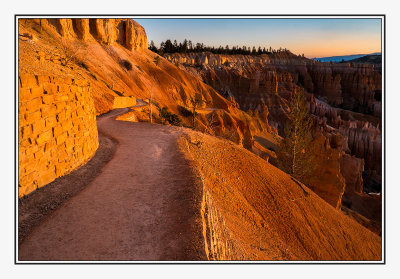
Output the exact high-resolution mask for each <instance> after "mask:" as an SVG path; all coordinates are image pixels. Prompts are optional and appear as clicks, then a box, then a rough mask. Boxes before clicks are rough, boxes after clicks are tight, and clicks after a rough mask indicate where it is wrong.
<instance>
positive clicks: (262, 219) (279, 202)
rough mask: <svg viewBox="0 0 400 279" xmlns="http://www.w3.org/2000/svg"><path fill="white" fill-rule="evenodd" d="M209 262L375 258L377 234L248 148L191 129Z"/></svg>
mask: <svg viewBox="0 0 400 279" xmlns="http://www.w3.org/2000/svg"><path fill="white" fill-rule="evenodd" d="M180 148H181V150H182V151H183V152H184V153H186V155H187V156H188V158H189V159H190V160H191V162H192V166H193V167H194V168H195V171H197V172H198V173H199V176H200V177H201V179H202V182H203V202H202V219H203V236H204V237H205V239H206V244H205V245H206V251H207V257H208V259H210V260H355V261H357V260H380V259H381V238H380V237H379V236H377V235H376V234H374V233H372V232H370V231H369V230H367V229H366V228H364V227H363V226H361V225H360V224H358V223H356V222H355V221H353V220H351V219H350V218H348V217H347V216H345V215H344V214H343V213H341V212H340V211H338V210H335V209H334V208H333V207H332V206H330V205H329V204H327V203H326V202H325V201H323V200H322V199H321V198H320V197H318V196H317V195H316V194H314V193H313V192H312V191H311V190H310V189H308V188H307V187H306V186H304V185H302V184H301V183H299V182H298V181H296V180H294V179H293V178H291V177H290V176H289V175H287V174H285V173H283V172H282V171H280V170H279V169H277V168H275V167H273V166H272V165H270V164H268V163H266V162H265V161H264V160H262V159H260V158H259V157H257V156H255V155H254V154H252V153H250V152H249V151H247V150H245V149H243V148H240V147H238V146H237V145H234V144H232V143H231V142H228V141H225V140H220V139H217V138H214V137H210V136H207V135H204V134H200V133H196V132H189V133H188V135H186V136H185V137H183V138H182V139H181V140H180Z"/></svg>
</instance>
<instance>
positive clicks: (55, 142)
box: [18, 74, 99, 197]
mask: <svg viewBox="0 0 400 279" xmlns="http://www.w3.org/2000/svg"><path fill="white" fill-rule="evenodd" d="M18 83H19V90H18V92H19V97H18V122H19V125H18V155H19V156H18V160H19V168H18V171H19V184H18V196H19V197H23V196H25V195H27V194H29V193H31V192H32V191H35V190H36V189H38V188H40V187H42V186H44V185H46V184H48V183H50V182H52V181H53V180H54V179H56V178H57V177H60V176H63V175H65V174H67V173H69V172H71V171H72V170H74V169H76V168H78V167H79V166H81V165H83V164H84V163H86V162H87V161H88V160H89V159H90V158H91V157H92V156H93V155H94V153H95V152H96V150H97V147H98V145H99V141H98V132H97V124H96V113H95V107H94V103H93V98H92V95H91V92H90V91H91V90H90V86H89V84H88V83H87V82H86V81H85V80H77V79H72V78H70V77H52V76H36V75H30V74H22V75H20V76H19V79H18Z"/></svg>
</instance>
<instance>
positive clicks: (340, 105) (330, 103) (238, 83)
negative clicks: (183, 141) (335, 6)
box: [164, 52, 382, 207]
mask: <svg viewBox="0 0 400 279" xmlns="http://www.w3.org/2000/svg"><path fill="white" fill-rule="evenodd" d="M164 57H165V58H166V59H168V60H169V61H171V62H175V61H177V62H179V63H181V64H182V65H183V66H184V67H185V69H186V70H187V71H189V72H191V73H192V74H195V75H197V76H198V77H201V79H202V80H203V81H205V82H206V83H207V84H209V85H211V86H212V87H213V88H214V89H216V90H217V91H218V92H219V93H220V94H222V95H223V96H224V97H226V98H228V97H229V98H233V99H234V100H235V101H236V102H237V103H238V104H239V108H240V109H242V110H246V111H248V110H252V111H254V110H258V111H260V112H262V111H263V108H265V107H267V108H268V112H269V116H268V121H269V125H270V126H271V127H274V128H276V129H277V130H278V132H279V134H281V135H283V127H284V125H285V122H286V119H287V112H288V101H289V100H290V96H291V94H293V92H294V91H295V90H296V88H298V87H302V88H304V90H305V92H306V96H307V101H308V105H309V109H310V112H311V114H313V115H314V116H315V117H314V119H315V123H316V124H317V126H319V127H322V133H323V137H325V138H326V139H327V140H328V141H329V147H328V146H326V147H325V148H324V147H323V146H324V145H323V144H322V142H321V148H323V149H324V151H329V150H330V151H331V153H332V154H333V153H335V156H336V157H337V158H336V159H337V160H336V162H335V163H332V164H330V163H329V164H330V165H329V164H328V165H327V168H329V170H327V173H329V172H331V173H337V174H338V175H340V176H342V177H343V179H342V180H343V181H346V184H347V183H348V184H349V186H348V187H349V188H350V189H356V191H361V192H362V191H363V188H362V185H363V182H365V180H364V181H363V177H362V176H363V175H364V178H365V179H366V181H367V182H368V181H369V180H371V179H372V180H374V181H380V179H381V159H382V158H381V151H382V149H381V143H382V140H381V129H380V118H379V117H380V115H381V74H380V72H379V71H376V70H375V69H374V67H373V66H372V65H367V64H355V65H351V64H350V63H340V64H330V63H320V62H315V61H312V60H309V59H306V58H303V57H298V56H296V55H294V54H291V53H290V52H281V53H272V54H268V55H260V56H250V55H247V56H243V55H215V54H211V53H189V54H165V55H164ZM332 156H333V155H332ZM346 166H352V170H353V171H354V173H352V174H350V173H348V172H346V171H344V168H346ZM343 171H344V172H343ZM328 180H329V181H331V182H332V181H333V180H331V179H330V178H327V181H328ZM342 180H341V179H338V181H337V182H335V183H331V184H332V185H336V186H332V187H328V188H331V190H329V189H317V188H314V190H315V191H316V192H318V191H320V194H321V195H322V196H325V200H327V201H328V202H329V203H331V204H332V205H334V206H335V207H340V198H341V195H343V192H344V189H345V187H344V184H342ZM347 180H348V181H347ZM314 184H315V185H317V183H314ZM319 186H320V185H317V186H316V187H319ZM342 186H343V187H342ZM360 187H361V188H360ZM349 191H353V190H349ZM354 191H355V190H354ZM339 196H340V198H338V197H339Z"/></svg>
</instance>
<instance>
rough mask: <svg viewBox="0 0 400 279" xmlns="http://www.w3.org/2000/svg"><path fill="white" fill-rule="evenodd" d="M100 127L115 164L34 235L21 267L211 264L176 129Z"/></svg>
mask: <svg viewBox="0 0 400 279" xmlns="http://www.w3.org/2000/svg"><path fill="white" fill-rule="evenodd" d="M127 111H128V109H119V110H115V111H112V112H110V113H108V114H106V115H104V116H102V117H100V118H99V120H98V128H99V130H100V131H101V132H102V133H104V134H106V135H109V136H111V137H113V138H114V139H115V140H116V141H118V143H119V144H118V147H117V150H116V152H115V154H114V157H113V158H112V159H111V160H110V162H109V163H108V164H107V165H105V166H104V168H103V169H102V170H101V173H100V174H99V176H98V177H96V178H95V179H94V180H93V182H92V183H90V185H88V186H87V188H86V189H84V190H83V191H82V192H80V193H79V194H78V195H77V196H75V197H73V198H71V199H70V200H68V201H67V202H66V203H65V204H63V205H62V206H61V207H60V208H59V209H58V210H56V211H55V212H54V214H53V215H52V216H50V217H49V218H48V219H47V220H46V221H44V222H43V223H42V224H41V225H40V226H38V227H37V228H35V229H34V230H33V232H32V233H31V234H30V235H29V236H28V237H27V238H26V239H25V241H24V242H23V243H22V244H21V245H20V246H19V251H18V255H19V260H204V259H206V255H205V252H204V241H203V238H202V234H201V232H202V228H201V216H200V212H199V208H200V204H201V192H200V191H201V189H199V188H200V187H197V186H195V185H196V179H195V177H194V175H193V173H192V172H191V171H190V168H189V166H188V162H187V161H186V160H185V159H184V157H183V156H182V155H181V153H180V152H179V151H178V147H177V140H178V138H179V136H180V134H181V133H182V130H179V129H177V128H174V127H168V126H162V125H157V124H149V123H130V122H125V121H117V120H115V117H116V116H117V115H119V114H122V113H125V112H127Z"/></svg>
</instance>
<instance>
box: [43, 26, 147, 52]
mask: <svg viewBox="0 0 400 279" xmlns="http://www.w3.org/2000/svg"><path fill="white" fill-rule="evenodd" d="M35 21H36V22H38V23H39V24H40V26H48V25H49V24H50V25H51V26H53V27H54V28H55V29H56V30H57V32H58V33H59V34H60V35H61V36H62V37H63V38H67V39H70V38H79V39H82V40H85V41H87V40H90V38H93V39H95V40H97V41H98V42H100V43H101V44H105V45H112V44H115V43H118V44H120V45H123V46H124V47H126V48H127V49H129V50H131V51H132V50H135V51H136V50H144V49H147V47H148V42H147V36H146V32H145V30H144V29H143V27H142V26H140V25H139V24H137V23H136V22H135V21H133V20H130V19H113V18H104V19H102V18H90V19H88V18H75V19H70V18H58V19H57V18H54V19H40V20H39V19H38V20H35Z"/></svg>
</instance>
